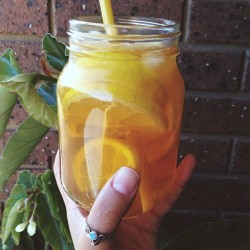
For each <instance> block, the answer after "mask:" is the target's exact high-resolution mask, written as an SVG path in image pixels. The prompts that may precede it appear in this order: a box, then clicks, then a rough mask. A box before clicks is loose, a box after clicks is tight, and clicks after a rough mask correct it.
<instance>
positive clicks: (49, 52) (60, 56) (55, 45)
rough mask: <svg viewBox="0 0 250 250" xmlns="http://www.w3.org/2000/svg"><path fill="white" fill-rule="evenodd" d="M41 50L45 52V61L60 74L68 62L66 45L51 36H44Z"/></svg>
mask: <svg viewBox="0 0 250 250" xmlns="http://www.w3.org/2000/svg"><path fill="white" fill-rule="evenodd" d="M42 48H43V49H44V51H45V55H46V60H47V62H48V63H49V65H50V66H51V67H52V68H54V69H56V70H57V71H59V72H61V71H62V69H63V68H64V66H65V64H66V63H67V61H68V56H67V55H66V45H65V44H64V43H62V42H60V41H58V40H57V39H56V38H55V37H53V36H52V35H51V34H46V35H45V36H44V37H43V41H42Z"/></svg>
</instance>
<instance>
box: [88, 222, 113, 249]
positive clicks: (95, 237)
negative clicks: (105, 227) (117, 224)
mask: <svg viewBox="0 0 250 250" xmlns="http://www.w3.org/2000/svg"><path fill="white" fill-rule="evenodd" d="M84 232H85V234H86V235H87V236H88V238H89V239H90V240H91V244H92V245H93V246H96V245H99V244H100V243H101V242H108V241H112V240H113V239H114V233H111V234H103V233H99V232H97V231H95V230H93V229H92V228H91V227H90V226H89V224H88V222H87V218H86V220H85V226H84Z"/></svg>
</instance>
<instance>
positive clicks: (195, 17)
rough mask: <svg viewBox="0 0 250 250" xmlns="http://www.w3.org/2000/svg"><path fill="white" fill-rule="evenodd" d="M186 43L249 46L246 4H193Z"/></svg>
mask: <svg viewBox="0 0 250 250" xmlns="http://www.w3.org/2000/svg"><path fill="white" fill-rule="evenodd" d="M190 41H191V42H210V43H227V44H241V45H249V41H250V2H249V1H247V0H239V1H232V0H230V1H220V0H214V1H211V0H193V1H192V12H191V20H190Z"/></svg>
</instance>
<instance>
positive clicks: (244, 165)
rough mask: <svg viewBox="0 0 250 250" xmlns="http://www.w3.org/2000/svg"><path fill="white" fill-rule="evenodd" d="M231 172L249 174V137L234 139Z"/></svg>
mask: <svg viewBox="0 0 250 250" xmlns="http://www.w3.org/2000/svg"><path fill="white" fill-rule="evenodd" d="M231 172H232V173H240V174H250V139H236V140H235V145H234V151H233V162H232V166H231Z"/></svg>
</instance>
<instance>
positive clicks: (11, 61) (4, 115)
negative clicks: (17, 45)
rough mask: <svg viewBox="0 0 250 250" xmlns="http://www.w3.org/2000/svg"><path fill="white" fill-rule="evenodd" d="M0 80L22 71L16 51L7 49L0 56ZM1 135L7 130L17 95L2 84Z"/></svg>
mask: <svg viewBox="0 0 250 250" xmlns="http://www.w3.org/2000/svg"><path fill="white" fill-rule="evenodd" d="M0 69H1V70H0V81H1V80H3V79H7V78H10V77H13V76H16V75H18V74H20V73H21V72H22V71H21V69H20V67H19V65H18V64H17V61H16V60H15V55H14V52H13V51H12V50H11V49H7V50H6V51H5V52H4V53H3V54H2V55H1V57H0ZM0 100H1V105H0V137H1V136H2V134H3V133H4V131H5V128H6V126H7V123H8V121H9V118H10V115H11V113H12V110H13V108H14V106H15V103H16V100H17V95H16V94H15V93H11V92H10V91H9V90H7V89H6V88H4V87H2V86H0Z"/></svg>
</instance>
